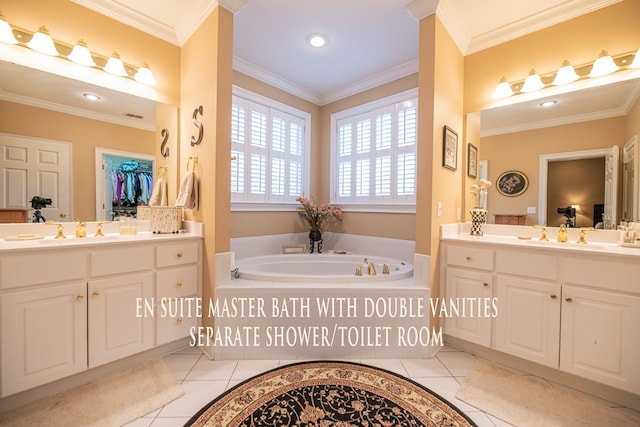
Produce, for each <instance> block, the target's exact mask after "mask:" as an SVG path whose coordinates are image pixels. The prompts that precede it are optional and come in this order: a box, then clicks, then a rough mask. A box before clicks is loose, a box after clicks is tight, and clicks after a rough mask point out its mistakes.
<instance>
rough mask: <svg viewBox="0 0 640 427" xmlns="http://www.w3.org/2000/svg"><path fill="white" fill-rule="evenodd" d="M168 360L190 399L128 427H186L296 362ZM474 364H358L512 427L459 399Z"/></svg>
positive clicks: (462, 360)
mask: <svg viewBox="0 0 640 427" xmlns="http://www.w3.org/2000/svg"><path fill="white" fill-rule="evenodd" d="M163 360H164V361H165V363H166V364H167V366H169V368H170V369H171V370H172V371H173V372H174V374H175V375H176V378H177V379H178V380H179V381H180V382H181V384H182V388H183V389H184V391H185V395H184V396H182V397H181V398H179V399H177V400H175V401H173V402H171V403H169V404H167V405H166V406H164V407H163V408H162V409H159V410H157V411H154V412H151V413H149V414H147V415H145V416H144V417H141V418H139V419H137V420H135V421H133V422H131V423H129V424H127V425H126V426H125V427H178V426H183V425H184V423H185V422H187V421H188V420H189V419H190V418H191V417H192V416H193V415H194V414H195V413H196V412H198V410H200V409H201V408H202V407H203V406H205V405H206V404H207V403H209V402H210V401H211V400H213V399H214V398H215V397H216V396H218V395H219V394H221V393H223V392H224V391H225V390H227V389H229V388H231V387H233V386H234V385H236V384H238V383H239V382H241V381H243V380H245V379H248V378H250V377H252V376H254V375H257V374H259V373H261V372H264V371H267V370H269V369H273V368H276V367H278V366H280V365H285V364H288V363H292V362H296V361H294V360H209V359H208V358H207V357H206V356H204V355H203V354H202V353H201V352H200V351H199V350H198V349H194V348H188V349H185V350H182V351H177V352H175V353H172V354H170V355H167V356H165V357H164V358H163ZM475 360H476V356H474V355H472V354H470V353H467V352H464V351H459V350H456V349H453V348H450V347H443V349H442V350H441V351H440V352H439V354H438V355H437V357H435V358H433V359H366V360H364V359H362V360H353V361H354V362H361V363H365V364H368V365H371V366H377V367H380V368H384V369H387V370H389V371H392V372H396V373H398V374H401V375H403V376H405V377H408V378H411V379H413V380H414V381H416V382H418V383H420V384H422V385H424V386H426V387H427V388H429V389H430V390H432V391H434V392H435V393H438V394H439V395H440V396H442V397H444V398H445V399H447V400H448V401H449V402H451V403H453V404H454V405H456V406H457V407H458V408H459V409H460V410H462V411H464V413H465V414H467V415H468V416H469V418H471V419H472V420H473V421H475V422H476V424H478V426H480V427H506V426H511V424H508V423H505V422H503V421H501V420H499V419H497V418H495V417H493V416H491V415H489V414H486V413H484V412H482V411H479V410H478V409H476V408H474V407H473V406H470V405H468V404H466V403H465V402H462V401H460V400H457V399H456V398H455V394H456V392H457V390H458V387H459V386H460V384H461V383H462V381H463V380H464V377H465V375H466V374H467V372H468V371H469V369H470V368H471V366H472V365H473V362H474V361H475ZM540 380H541V381H544V380H542V379H540ZM594 399H597V398H594Z"/></svg>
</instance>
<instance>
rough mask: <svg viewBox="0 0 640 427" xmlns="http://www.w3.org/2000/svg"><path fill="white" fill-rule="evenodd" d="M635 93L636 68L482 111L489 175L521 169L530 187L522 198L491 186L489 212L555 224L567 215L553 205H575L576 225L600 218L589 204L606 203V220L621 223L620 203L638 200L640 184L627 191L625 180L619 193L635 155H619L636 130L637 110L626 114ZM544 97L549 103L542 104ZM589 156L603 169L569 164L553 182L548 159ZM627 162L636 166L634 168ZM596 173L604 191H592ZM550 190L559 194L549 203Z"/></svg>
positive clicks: (635, 105)
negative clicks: (628, 73) (617, 76)
mask: <svg viewBox="0 0 640 427" xmlns="http://www.w3.org/2000/svg"><path fill="white" fill-rule="evenodd" d="M639 94H640V79H638V78H637V73H636V75H635V78H623V79H621V81H609V82H608V83H607V84H605V85H600V86H593V87H587V88H582V89H580V90H575V91H571V92H565V93H555V94H552V95H549V96H541V97H538V98H537V99H531V97H527V96H526V95H524V96H523V98H522V99H523V101H522V102H514V103H512V104H510V105H504V106H497V107H493V108H487V109H485V110H483V111H481V113H480V117H481V119H480V120H481V127H480V137H481V139H480V141H481V148H480V158H481V159H482V160H485V161H487V162H488V164H489V179H490V180H495V179H496V177H497V176H498V175H499V174H500V173H502V172H504V171H506V170H519V171H522V172H524V173H526V175H527V176H528V177H529V181H530V186H529V190H528V191H527V192H526V193H524V194H523V195H521V196H519V197H514V198H507V197H501V196H500V195H499V194H496V192H490V195H489V206H490V210H491V211H493V212H492V213H494V214H496V213H499V214H528V217H527V223H526V224H527V225H535V224H546V225H550V226H558V225H560V224H561V223H564V220H565V219H566V218H563V214H562V213H559V212H558V208H562V207H566V206H576V205H577V206H578V214H577V216H576V218H575V221H576V224H577V226H579V227H584V226H593V225H594V224H596V223H598V222H600V221H601V220H602V218H601V217H602V212H599V211H598V209H600V208H599V207H595V206H594V205H599V204H603V205H604V206H603V209H604V213H605V214H606V216H607V217H608V218H610V219H609V221H611V222H612V223H613V224H615V223H617V222H619V221H620V220H621V219H622V218H623V215H624V214H623V206H637V205H638V204H639V203H640V193H639V191H638V189H637V188H636V189H635V190H628V189H627V188H628V185H629V184H626V187H625V190H624V191H623V184H624V182H623V177H622V170H623V162H626V163H628V162H630V161H634V160H633V159H635V157H633V156H631V155H627V156H623V146H624V145H625V143H627V141H628V140H629V138H630V136H629V135H628V133H629V132H630V130H631V131H633V132H635V133H637V132H638V130H640V123H631V121H637V120H638V113H636V114H635V115H631V114H630V112H633V111H636V112H637V111H638V109H640V106H639V102H640V101H639V100H638V95H639ZM516 96H521V95H516ZM546 101H549V102H550V106H548V107H544V106H543V105H544V103H545V102H546ZM590 158H601V159H602V164H603V166H602V172H593V171H592V170H591V169H574V171H573V172H571V173H570V174H569V176H568V177H565V178H562V179H560V180H559V181H553V180H552V179H553V177H552V175H551V174H549V165H552V163H553V162H573V161H576V162H577V161H578V160H581V159H582V160H584V159H590ZM625 159H627V160H625ZM629 159H631V160H629ZM576 165H577V163H576ZM626 167H631V168H632V169H634V170H637V166H635V168H634V167H633V166H631V165H627V166H626ZM593 174H598V175H599V176H601V183H602V190H601V191H600V190H599V191H600V192H601V194H596V195H592V194H590V192H591V190H592V189H593V188H591V187H593V185H590V184H588V182H589V179H586V178H587V177H589V178H591V176H590V175H593ZM550 179H551V180H550ZM572 181H575V183H572ZM581 185H582V186H583V188H580V186H581ZM586 186H589V187H590V188H585V187H586ZM598 187H599V186H598ZM552 193H554V194H556V196H554V197H556V198H555V199H553V201H552V202H548V200H550V199H549V198H550V197H551V194H552ZM587 194H589V195H587ZM626 212H629V211H628V210H627V211H626ZM635 215H636V216H637V212H636V213H635ZM625 219H628V218H625ZM634 219H635V220H638V218H637V217H635V218H634Z"/></svg>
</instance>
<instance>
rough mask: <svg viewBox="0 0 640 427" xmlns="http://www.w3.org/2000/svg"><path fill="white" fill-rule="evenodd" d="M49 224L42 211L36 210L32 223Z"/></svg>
mask: <svg viewBox="0 0 640 427" xmlns="http://www.w3.org/2000/svg"><path fill="white" fill-rule="evenodd" d="M41 221H42V222H47V218H45V217H44V216H42V212H40V209H36V210H35V211H34V212H33V220H32V222H41Z"/></svg>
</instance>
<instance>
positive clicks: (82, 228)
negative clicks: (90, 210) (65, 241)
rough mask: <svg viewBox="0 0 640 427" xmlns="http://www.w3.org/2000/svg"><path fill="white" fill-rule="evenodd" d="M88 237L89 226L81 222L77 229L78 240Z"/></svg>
mask: <svg viewBox="0 0 640 427" xmlns="http://www.w3.org/2000/svg"><path fill="white" fill-rule="evenodd" d="M83 237H87V224H86V223H85V222H84V221H79V222H78V226H77V227H76V238H78V239H81V238H83Z"/></svg>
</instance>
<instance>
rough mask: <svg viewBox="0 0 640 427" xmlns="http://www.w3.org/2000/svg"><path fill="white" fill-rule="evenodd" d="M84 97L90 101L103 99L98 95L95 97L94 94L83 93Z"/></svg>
mask: <svg viewBox="0 0 640 427" xmlns="http://www.w3.org/2000/svg"><path fill="white" fill-rule="evenodd" d="M82 96H84V97H85V98H87V99H88V100H89V101H99V100H100V99H101V98H100V97H99V96H98V95H94V94H93V93H83V94H82Z"/></svg>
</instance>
